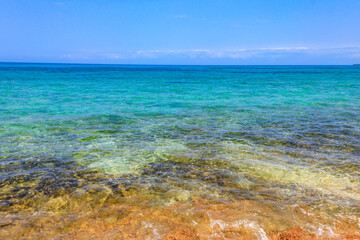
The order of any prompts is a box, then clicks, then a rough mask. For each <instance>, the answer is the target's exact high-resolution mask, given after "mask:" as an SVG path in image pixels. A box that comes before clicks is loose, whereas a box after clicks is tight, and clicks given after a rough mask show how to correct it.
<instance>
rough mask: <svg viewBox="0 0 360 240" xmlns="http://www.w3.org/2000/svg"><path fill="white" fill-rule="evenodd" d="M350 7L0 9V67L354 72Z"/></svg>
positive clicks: (285, 3)
mask: <svg viewBox="0 0 360 240" xmlns="http://www.w3.org/2000/svg"><path fill="white" fill-rule="evenodd" d="M359 26H360V1H358V0H353V1H352V0H341V1H340V0H323V1H320V0H297V1H295V0H272V1H270V0H251V1H250V0H207V1H205V0H192V1H187V0H167V1H165V0H146V1H145V0H142V1H137V0H131V1H130V0H117V1H115V0H113V1H110V0H87V1H85V0H72V1H71V0H58V1H51V0H36V1H34V0H0V61H2V62H4V61H5V62H9V61H11V62H13V61H15V62H16V61H20V62H63V63H72V62H73V63H120V64H353V63H360V27H359Z"/></svg>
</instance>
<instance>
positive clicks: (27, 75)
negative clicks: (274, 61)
mask: <svg viewBox="0 0 360 240" xmlns="http://www.w3.org/2000/svg"><path fill="white" fill-rule="evenodd" d="M359 170H360V68H359V67H356V66H322V67H319V66H282V67H278V66H274V67H271V66H251V67H245V66H242V67H239V66H125V65H123V66H119V65H60V64H0V184H1V185H0V210H1V212H0V215H1V217H0V219H2V220H0V238H1V237H4V238H9V237H10V238H34V237H36V238H39V239H40V238H44V239H49V238H56V237H62V238H69V239H74V238H78V239H89V237H92V238H94V239H97V238H109V239H111V238H114V237H119V238H120V239H121V238H129V239H131V238H133V239H145V238H146V237H147V238H149V239H163V238H166V237H172V236H173V237H175V236H188V238H189V239H192V238H193V239H195V238H196V237H198V238H200V239H217V238H218V239H226V238H228V239H233V238H236V237H239V236H241V237H244V239H271V238H272V237H274V236H276V235H277V234H279V233H280V232H282V231H287V230H288V229H290V228H291V227H294V226H300V227H302V228H303V229H306V230H307V231H309V232H311V233H314V234H316V235H318V236H319V237H324V238H330V237H341V236H344V234H350V233H351V234H360V231H359V228H360V171H359ZM39 229H41V231H39Z"/></svg>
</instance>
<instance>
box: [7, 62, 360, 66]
mask: <svg viewBox="0 0 360 240" xmlns="http://www.w3.org/2000/svg"><path fill="white" fill-rule="evenodd" d="M0 64H58V65H60V64H62V65H125V66H357V65H359V64H358V63H353V64H151V63H81V62H73V63H64V62H17V61H14V62H12V61H10V62H8V61H6V62H2V61H0Z"/></svg>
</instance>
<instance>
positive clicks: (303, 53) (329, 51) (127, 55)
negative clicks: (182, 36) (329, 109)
mask: <svg viewBox="0 0 360 240" xmlns="http://www.w3.org/2000/svg"><path fill="white" fill-rule="evenodd" d="M324 56H330V57H337V58H339V57H340V58H348V59H357V58H359V56H360V47H343V48H310V47H304V46H301V47H274V48H254V49H243V48H240V49H223V50H211V49H187V50H157V49H155V50H138V51H119V52H89V53H75V54H65V55H63V56H62V58H64V59H80V60H81V59H90V60H117V59H123V60H137V59H166V58H171V59H187V58H188V59H214V60H216V59H240V60H241V59H242V60H246V59H257V58H259V59H260V58H261V59H273V58H287V57H324Z"/></svg>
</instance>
